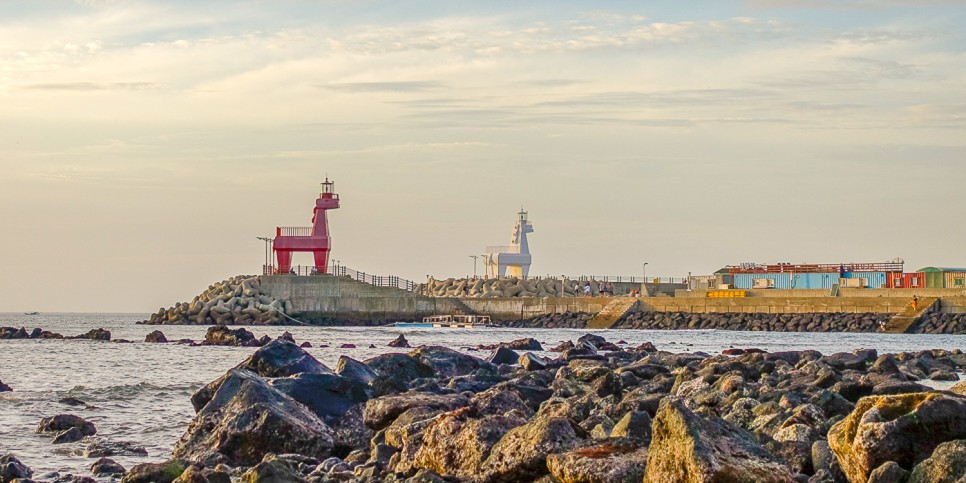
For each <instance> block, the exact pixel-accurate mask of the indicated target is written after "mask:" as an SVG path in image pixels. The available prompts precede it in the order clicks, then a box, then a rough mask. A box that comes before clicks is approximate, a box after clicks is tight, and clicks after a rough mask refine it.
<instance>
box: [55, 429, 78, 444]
mask: <svg viewBox="0 0 966 483" xmlns="http://www.w3.org/2000/svg"><path fill="white" fill-rule="evenodd" d="M82 439H84V435H83V434H81V432H80V430H79V429H77V428H70V429H68V430H66V431H61V432H60V433H58V434H57V436H54V440H53V441H51V444H65V443H76V442H78V441H80V440H82Z"/></svg>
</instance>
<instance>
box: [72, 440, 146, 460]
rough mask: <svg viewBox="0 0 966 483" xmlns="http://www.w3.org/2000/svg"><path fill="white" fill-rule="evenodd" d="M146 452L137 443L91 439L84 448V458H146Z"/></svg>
mask: <svg viewBox="0 0 966 483" xmlns="http://www.w3.org/2000/svg"><path fill="white" fill-rule="evenodd" d="M147 455H148V451H147V450H146V449H144V446H141V445H139V444H137V443H132V442H130V441H106V440H104V439H100V438H91V440H90V442H88V443H87V446H86V447H85V448H84V457H85V458H103V457H105V456H147Z"/></svg>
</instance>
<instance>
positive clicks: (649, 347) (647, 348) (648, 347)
mask: <svg viewBox="0 0 966 483" xmlns="http://www.w3.org/2000/svg"><path fill="white" fill-rule="evenodd" d="M631 350H632V351H634V352H657V347H654V344H653V343H651V342H645V343H643V344H641V345H639V346H637V347H635V348H634V349H631Z"/></svg>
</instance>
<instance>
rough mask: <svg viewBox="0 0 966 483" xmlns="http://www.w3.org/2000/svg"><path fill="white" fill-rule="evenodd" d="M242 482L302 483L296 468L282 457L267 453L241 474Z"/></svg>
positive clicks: (303, 479) (303, 480)
mask: <svg viewBox="0 0 966 483" xmlns="http://www.w3.org/2000/svg"><path fill="white" fill-rule="evenodd" d="M241 481H242V483H304V482H305V478H303V477H302V475H301V474H299V471H298V468H297V467H296V466H295V465H293V464H292V462H291V461H288V460H286V459H283V458H279V457H278V456H276V455H274V454H267V455H265V457H264V458H263V459H262V461H260V462H259V463H258V464H257V465H255V466H254V467H253V468H252V469H250V470H248V471H246V472H245V473H244V474H242V476H241Z"/></svg>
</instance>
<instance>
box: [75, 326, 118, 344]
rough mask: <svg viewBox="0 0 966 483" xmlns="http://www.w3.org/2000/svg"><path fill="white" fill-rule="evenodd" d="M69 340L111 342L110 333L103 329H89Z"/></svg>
mask: <svg viewBox="0 0 966 483" xmlns="http://www.w3.org/2000/svg"><path fill="white" fill-rule="evenodd" d="M71 339H87V340H97V341H103V342H108V341H110V340H111V331H109V330H104V329H91V330H89V331H87V333H84V334H81V335H78V336H74V337H71Z"/></svg>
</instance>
